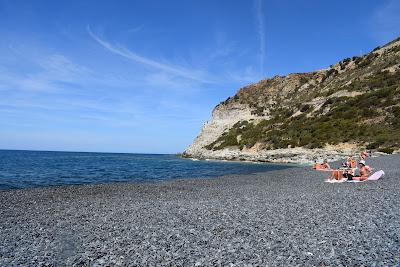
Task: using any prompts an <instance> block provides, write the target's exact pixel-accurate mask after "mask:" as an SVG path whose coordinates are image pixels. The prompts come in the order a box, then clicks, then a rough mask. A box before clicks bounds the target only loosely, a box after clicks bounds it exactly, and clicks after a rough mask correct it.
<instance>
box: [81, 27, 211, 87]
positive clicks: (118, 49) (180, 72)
mask: <svg viewBox="0 0 400 267" xmlns="http://www.w3.org/2000/svg"><path fill="white" fill-rule="evenodd" d="M87 31H88V33H89V35H90V36H91V37H92V38H93V39H94V40H95V41H96V42H97V43H99V44H100V45H101V46H103V47H104V48H106V49H107V50H109V51H110V52H112V53H114V54H116V55H119V56H122V57H124V58H127V59H129V60H131V61H134V62H137V63H140V64H143V65H146V66H149V67H152V68H155V69H158V70H161V71H165V72H168V73H170V74H173V75H177V76H181V77H184V78H187V79H192V80H195V81H198V82H202V83H213V81H212V80H211V79H207V78H205V77H204V76H207V75H206V74H204V73H203V72H201V71H196V70H189V69H186V68H182V67H177V66H173V65H170V64H165V63H161V62H158V61H156V60H153V59H150V58H146V57H143V56H140V55H138V54H136V53H134V52H132V51H131V50H129V49H127V48H126V47H123V46H121V45H113V44H111V43H109V42H108V41H106V40H104V39H102V38H100V37H99V36H97V35H96V34H95V33H93V31H92V30H91V29H90V26H87Z"/></svg>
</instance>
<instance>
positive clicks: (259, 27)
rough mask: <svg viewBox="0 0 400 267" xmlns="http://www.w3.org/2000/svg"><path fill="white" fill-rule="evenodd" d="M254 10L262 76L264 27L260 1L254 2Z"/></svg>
mask: <svg viewBox="0 0 400 267" xmlns="http://www.w3.org/2000/svg"><path fill="white" fill-rule="evenodd" d="M255 10H256V12H255V13H256V22H257V32H258V37H259V39H260V72H261V74H262V75H263V74H264V65H265V26H264V21H263V18H264V14H263V10H262V0H255Z"/></svg>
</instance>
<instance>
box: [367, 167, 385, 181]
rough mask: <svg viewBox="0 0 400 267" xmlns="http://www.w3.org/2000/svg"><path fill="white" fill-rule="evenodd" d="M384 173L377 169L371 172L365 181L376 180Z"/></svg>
mask: <svg viewBox="0 0 400 267" xmlns="http://www.w3.org/2000/svg"><path fill="white" fill-rule="evenodd" d="M384 175H385V172H384V171H382V170H380V171H377V172H375V173H374V174H372V175H371V176H370V177H368V180H367V181H376V180H378V179H379V178H381V177H382V176H384Z"/></svg>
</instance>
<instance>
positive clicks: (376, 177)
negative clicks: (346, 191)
mask: <svg viewBox="0 0 400 267" xmlns="http://www.w3.org/2000/svg"><path fill="white" fill-rule="evenodd" d="M384 175H385V172H384V171H383V170H380V171H377V172H374V173H373V174H372V175H371V176H370V177H368V179H367V180H364V181H357V180H347V179H341V180H335V179H332V180H329V179H328V180H325V182H326V183H330V184H336V183H343V182H349V183H363V182H365V181H376V180H379V179H380V178H382V177H383V176H384Z"/></svg>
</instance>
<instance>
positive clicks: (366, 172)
mask: <svg viewBox="0 0 400 267" xmlns="http://www.w3.org/2000/svg"><path fill="white" fill-rule="evenodd" d="M369 156H371V154H370V153H368V152H366V151H362V152H361V153H360V154H359V161H358V164H357V160H356V159H354V157H353V156H352V155H349V156H348V157H347V160H346V161H345V162H343V164H342V167H340V168H339V169H332V168H331V166H330V165H329V164H328V161H327V160H326V159H325V160H324V162H323V163H320V164H319V163H315V164H314V165H313V169H315V170H319V171H329V172H330V173H331V175H330V176H329V178H328V180H342V179H347V180H348V181H351V180H356V181H365V180H367V179H368V177H369V176H370V175H371V174H372V168H371V167H370V166H368V165H366V163H365V159H366V158H367V157H369ZM357 165H358V167H357Z"/></svg>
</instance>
